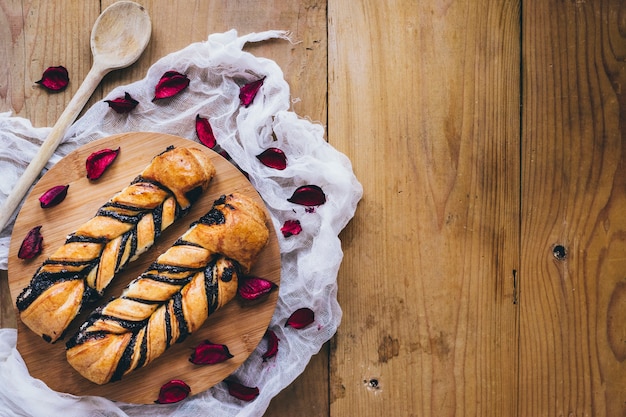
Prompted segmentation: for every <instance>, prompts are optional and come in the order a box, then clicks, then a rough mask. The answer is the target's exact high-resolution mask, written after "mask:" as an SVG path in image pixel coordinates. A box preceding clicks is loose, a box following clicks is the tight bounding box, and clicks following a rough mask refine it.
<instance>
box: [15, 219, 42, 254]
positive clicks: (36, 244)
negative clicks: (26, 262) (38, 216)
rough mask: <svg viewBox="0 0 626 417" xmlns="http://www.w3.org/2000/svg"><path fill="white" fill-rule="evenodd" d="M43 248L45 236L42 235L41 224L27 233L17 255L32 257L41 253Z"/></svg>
mask: <svg viewBox="0 0 626 417" xmlns="http://www.w3.org/2000/svg"><path fill="white" fill-rule="evenodd" d="M42 248H43V236H42V235H41V226H35V227H33V228H32V229H30V230H29V231H28V233H27V234H26V237H25V238H24V240H23V241H22V245H21V246H20V250H19V251H18V252H17V257H18V258H20V259H32V258H34V257H35V256H37V255H39V254H40V253H41V250H42Z"/></svg>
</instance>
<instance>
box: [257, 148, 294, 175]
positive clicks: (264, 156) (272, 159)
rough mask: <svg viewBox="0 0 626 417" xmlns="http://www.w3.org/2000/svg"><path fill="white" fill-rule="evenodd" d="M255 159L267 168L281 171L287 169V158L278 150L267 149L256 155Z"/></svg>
mask: <svg viewBox="0 0 626 417" xmlns="http://www.w3.org/2000/svg"><path fill="white" fill-rule="evenodd" d="M256 157H257V159H258V160H259V161H261V163H262V164H263V165H265V166H267V167H270V168H274V169H278V170H280V171H282V170H283V169H285V168H287V156H286V155H285V152H283V151H282V150H281V149H279V148H268V149H266V150H264V151H263V152H261V153H260V154H258V155H257V156H256Z"/></svg>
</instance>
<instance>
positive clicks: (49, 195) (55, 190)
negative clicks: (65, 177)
mask: <svg viewBox="0 0 626 417" xmlns="http://www.w3.org/2000/svg"><path fill="white" fill-rule="evenodd" d="M68 188H70V186H69V184H68V185H55V186H54V187H52V188H50V189H49V190H48V191H46V192H45V193H43V194H42V195H41V197H39V204H40V205H41V208H49V207H53V206H56V205H57V204H59V203H60V202H61V201H63V200H65V196H66V195H67V189H68Z"/></svg>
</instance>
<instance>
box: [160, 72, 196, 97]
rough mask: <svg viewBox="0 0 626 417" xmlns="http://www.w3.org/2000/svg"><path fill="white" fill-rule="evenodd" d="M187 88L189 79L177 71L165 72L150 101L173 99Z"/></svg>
mask: <svg viewBox="0 0 626 417" xmlns="http://www.w3.org/2000/svg"><path fill="white" fill-rule="evenodd" d="M187 86H189V78H187V76H186V75H185V74H181V73H180V72H177V71H166V72H165V73H164V74H163V75H162V76H161V79H159V82H158V83H157V85H156V86H155V87H154V98H153V99H152V101H155V100H160V99H164V98H170V97H174V96H175V95H176V94H178V93H180V92H181V91H183V90H184V89H185V88H187Z"/></svg>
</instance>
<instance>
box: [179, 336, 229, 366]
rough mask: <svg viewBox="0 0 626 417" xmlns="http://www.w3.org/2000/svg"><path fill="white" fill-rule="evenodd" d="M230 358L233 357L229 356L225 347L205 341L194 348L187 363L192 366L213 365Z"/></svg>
mask: <svg viewBox="0 0 626 417" xmlns="http://www.w3.org/2000/svg"><path fill="white" fill-rule="evenodd" d="M232 357H233V355H231V354H230V352H229V351H228V347H227V346H226V345H219V344H216V343H211V342H209V341H208V340H205V341H204V342H202V343H200V344H198V346H196V347H195V349H194V350H193V353H192V354H191V356H190V357H189V362H191V363H193V364H194V365H214V364H216V363H221V362H224V361H226V360H228V359H230V358H232Z"/></svg>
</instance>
